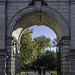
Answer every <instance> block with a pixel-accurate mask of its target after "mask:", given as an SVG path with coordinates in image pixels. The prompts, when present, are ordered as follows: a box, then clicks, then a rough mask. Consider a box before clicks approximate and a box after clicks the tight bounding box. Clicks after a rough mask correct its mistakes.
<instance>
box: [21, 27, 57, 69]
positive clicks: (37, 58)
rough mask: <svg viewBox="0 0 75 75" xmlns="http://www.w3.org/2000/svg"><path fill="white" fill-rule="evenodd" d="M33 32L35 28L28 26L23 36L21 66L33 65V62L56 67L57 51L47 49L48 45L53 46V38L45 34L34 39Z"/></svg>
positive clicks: (35, 64)
mask: <svg viewBox="0 0 75 75" xmlns="http://www.w3.org/2000/svg"><path fill="white" fill-rule="evenodd" d="M32 33H33V29H31V30H30V29H29V28H27V29H25V31H24V33H23V35H22V37H21V41H20V43H21V54H22V61H21V67H25V66H26V65H27V66H29V65H31V66H33V64H34V66H38V65H41V66H43V65H45V66H47V67H48V68H49V67H50V68H51V67H52V66H54V67H56V53H55V52H51V51H49V50H46V48H47V47H50V48H51V39H50V38H48V37H46V36H44V35H42V36H39V37H35V38H33V39H32V37H31V34H32ZM51 69H53V68H51Z"/></svg>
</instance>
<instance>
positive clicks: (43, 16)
mask: <svg viewBox="0 0 75 75" xmlns="http://www.w3.org/2000/svg"><path fill="white" fill-rule="evenodd" d="M33 25H45V26H47V27H49V28H51V29H52V30H53V31H54V32H55V33H56V35H57V36H58V38H59V39H60V38H61V37H62V36H63V35H64V32H63V28H62V25H61V23H60V22H59V21H58V19H57V18H56V17H55V16H53V15H52V14H49V13H47V12H44V11H41V12H38V11H37V12H36V11H34V12H29V13H27V14H24V15H23V16H21V17H20V18H19V19H18V20H17V22H16V24H15V26H14V29H13V33H12V36H13V37H15V38H16V39H17V40H18V39H19V37H20V35H21V33H22V31H23V30H24V29H25V28H27V27H30V26H33Z"/></svg>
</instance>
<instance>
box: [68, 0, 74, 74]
mask: <svg viewBox="0 0 75 75" xmlns="http://www.w3.org/2000/svg"><path fill="white" fill-rule="evenodd" d="M70 8H71V11H70V18H71V46H70V52H69V54H70V60H69V63H70V69H69V71H70V75H75V0H70Z"/></svg>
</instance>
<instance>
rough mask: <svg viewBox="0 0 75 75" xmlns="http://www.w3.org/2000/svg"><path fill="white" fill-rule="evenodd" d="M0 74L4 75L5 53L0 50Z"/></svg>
mask: <svg viewBox="0 0 75 75" xmlns="http://www.w3.org/2000/svg"><path fill="white" fill-rule="evenodd" d="M0 74H2V75H5V74H6V51H5V50H0Z"/></svg>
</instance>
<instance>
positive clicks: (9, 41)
mask: <svg viewBox="0 0 75 75" xmlns="http://www.w3.org/2000/svg"><path fill="white" fill-rule="evenodd" d="M12 39H13V38H12V37H7V38H6V55H7V60H6V73H7V75H12V73H11V58H12V57H11V45H12Z"/></svg>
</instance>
